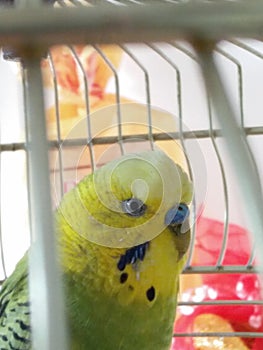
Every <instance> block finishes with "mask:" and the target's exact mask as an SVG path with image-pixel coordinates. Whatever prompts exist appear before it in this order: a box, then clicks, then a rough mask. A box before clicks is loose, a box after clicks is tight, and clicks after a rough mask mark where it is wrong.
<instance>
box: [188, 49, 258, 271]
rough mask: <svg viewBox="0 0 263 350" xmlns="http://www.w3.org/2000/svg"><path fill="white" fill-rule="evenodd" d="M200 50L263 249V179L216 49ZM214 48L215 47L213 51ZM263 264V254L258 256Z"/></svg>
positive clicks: (251, 224) (253, 229) (252, 224)
mask: <svg viewBox="0 0 263 350" xmlns="http://www.w3.org/2000/svg"><path fill="white" fill-rule="evenodd" d="M198 44H199V45H197V46H196V47H195V48H196V52H197V54H198V56H199V59H200V63H201V68H202V72H203V77H204V81H205V84H206V88H207V91H209V93H210V96H211V99H212V102H213V104H214V108H215V111H216V114H217V118H218V121H219V123H220V124H221V126H222V133H223V136H224V137H225V141H226V144H227V146H228V150H229V153H230V154H231V155H232V157H231V158H232V162H233V166H234V170H235V172H236V178H237V181H238V183H239V186H240V189H241V195H242V196H243V200H244V202H245V203H247V204H248V205H247V219H248V225H249V229H250V231H251V233H252V234H253V235H254V237H255V240H256V246H257V247H260V248H261V249H262V248H263V216H262V206H263V199H262V198H263V197H262V189H261V184H260V179H259V176H258V172H257V169H256V167H255V162H254V161H253V159H251V151H250V149H249V145H248V143H247V141H246V138H245V135H244V131H243V129H242V128H240V127H239V125H238V124H237V122H236V120H235V116H234V112H233V111H232V109H231V105H230V102H229V101H228V97H227V96H226V94H225V91H224V87H223V84H222V82H221V78H220V75H219V73H218V71H217V67H216V65H215V63H214V59H213V53H212V48H211V47H210V48H208V47H207V46H205V45H203V43H201V45H200V43H198ZM210 49H211V50H210ZM258 257H259V261H260V263H261V265H263V257H262V254H259V255H258Z"/></svg>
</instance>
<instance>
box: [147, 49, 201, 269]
mask: <svg viewBox="0 0 263 350" xmlns="http://www.w3.org/2000/svg"><path fill="white" fill-rule="evenodd" d="M148 46H149V47H151V48H152V49H153V50H154V51H155V52H156V53H157V54H158V55H159V56H161V57H162V58H163V59H164V60H165V61H166V62H167V63H168V64H169V65H170V66H171V67H172V68H173V69H174V71H175V74H176V81H177V96H176V98H177V103H178V117H179V139H180V143H181V146H182V149H183V153H184V155H185V160H186V165H187V170H188V172H189V177H190V179H191V181H192V182H193V185H194V177H193V171H192V168H191V164H190V161H189V158H188V156H187V150H186V145H185V139H184V135H183V108H182V79H181V73H180V70H179V68H178V67H177V65H176V64H175V63H174V62H173V61H172V60H171V59H170V58H169V57H168V56H167V55H166V54H164V53H163V52H162V51H161V50H160V49H158V48H157V47H156V46H155V45H152V44H148ZM192 208H193V210H192V215H193V217H192V222H193V225H192V235H191V242H190V246H189V249H188V258H187V262H186V264H185V268H188V267H189V266H190V265H191V262H192V258H193V252H194V243H195V237H196V219H197V215H196V199H195V194H194V195H193V199H192Z"/></svg>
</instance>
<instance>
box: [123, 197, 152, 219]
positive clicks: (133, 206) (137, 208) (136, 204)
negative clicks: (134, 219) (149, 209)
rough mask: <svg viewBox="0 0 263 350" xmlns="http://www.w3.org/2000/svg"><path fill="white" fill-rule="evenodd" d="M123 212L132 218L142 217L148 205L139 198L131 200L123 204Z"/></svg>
mask: <svg viewBox="0 0 263 350" xmlns="http://www.w3.org/2000/svg"><path fill="white" fill-rule="evenodd" d="M122 210H123V211H124V213H126V214H128V215H130V216H142V215H143V214H144V213H145V210H146V205H145V204H144V203H143V202H142V201H141V200H140V199H138V198H130V199H126V200H125V201H123V202H122Z"/></svg>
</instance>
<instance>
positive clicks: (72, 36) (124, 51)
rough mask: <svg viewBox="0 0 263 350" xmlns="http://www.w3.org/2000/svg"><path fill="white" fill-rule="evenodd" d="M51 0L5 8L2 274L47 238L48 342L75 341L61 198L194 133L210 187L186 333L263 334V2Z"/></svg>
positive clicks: (38, 338) (184, 345)
mask: <svg viewBox="0 0 263 350" xmlns="http://www.w3.org/2000/svg"><path fill="white" fill-rule="evenodd" d="M47 2H48V3H49V4H47V3H45V2H42V1H40V0H38V1H37V0H32V1H30V0H27V1H26V0H24V1H22V0H20V1H15V2H12V1H1V3H3V4H2V7H1V9H0V40H1V46H2V47H3V49H2V53H3V55H2V60H1V65H0V69H1V84H0V87H1V99H0V101H1V102H0V103H1V111H2V112H1V163H0V164H1V168H0V170H1V178H0V181H1V187H0V188H1V225H0V226H1V235H0V247H1V269H0V273H1V279H2V281H4V280H5V278H6V277H7V276H8V275H9V274H10V273H11V272H12V270H13V268H14V266H15V264H16V262H17V261H18V260H19V258H20V257H21V256H22V255H23V254H24V252H25V250H26V249H27V248H28V246H29V242H30V240H31V242H32V247H31V255H30V292H31V295H32V296H33V297H32V300H31V304H32V326H33V337H34V344H35V348H36V349H38V350H40V349H43V350H46V349H50V350H52V349H56V350H57V349H66V348H67V344H66V340H65V339H66V337H65V327H64V318H63V312H62V310H63V302H62V298H61V295H62V294H61V293H62V291H61V285H60V283H59V278H58V271H57V269H56V268H55V267H56V263H55V261H56V258H55V249H54V241H53V233H52V208H53V207H55V206H56V205H57V203H58V202H59V200H60V198H61V197H62V195H63V194H64V193H65V192H66V191H67V190H68V189H69V188H70V187H72V186H73V185H74V184H75V183H76V182H77V181H78V180H79V179H80V178H81V177H82V176H83V175H85V174H87V173H89V172H91V171H93V170H94V169H95V168H96V167H98V166H100V165H101V164H103V163H105V162H107V161H109V160H110V159H111V158H112V157H118V156H120V155H121V154H123V153H126V152H129V151H133V150H138V151H139V150H141V149H147V148H149V149H151V148H152V147H153V145H158V147H160V148H162V149H164V150H165V151H166V152H167V153H168V154H169V155H170V156H171V157H172V158H173V157H175V158H176V157H177V153H178V145H180V150H181V151H180V152H182V153H183V155H184V159H183V160H182V159H181V156H180V157H179V158H176V160H177V161H182V163H183V164H184V166H185V168H186V169H187V171H188V173H189V175H190V177H191V178H192V181H193V184H194V187H195V198H194V199H193V203H192V221H193V226H192V240H191V245H190V248H189V253H188V259H187V263H186V266H185V268H184V271H183V274H182V280H181V294H180V297H179V307H178V316H177V320H176V322H175V333H174V341H173V345H172V347H173V348H176V349H180V350H183V349H212V346H214V347H213V348H214V349H229V348H230V347H227V346H228V345H227V343H226V342H224V339H236V341H237V343H231V344H232V345H231V346H232V348H235V349H260V348H261V346H262V343H261V342H260V341H261V339H262V338H263V329H262V303H263V301H262V295H261V288H260V283H261V277H260V276H261V271H262V257H261V249H262V247H263V236H262V232H263V219H262V190H261V184H262V176H261V172H262V164H263V158H262V151H261V149H262V141H263V138H262V134H263V119H262V116H261V104H262V98H261V82H262V77H263V46H262V42H261V40H262V12H263V6H262V4H261V2H260V1H250V2H246V1H219V0H218V1H216V0H214V1H212V0H211V1H201V0H200V1H183V0H182V1H179V0H178V1H176V0H158V1H157V0H156V1H153V0H152V1H150V0H149V1H142V0H68V1H64V0H57V1H56V3H55V5H54V3H53V1H47ZM131 125H132V127H131ZM46 135H47V136H46ZM76 159H77V162H76V161H75V160H76ZM76 169H77V172H76ZM224 284H225V286H224ZM0 313H1V310H0ZM204 315H205V316H204ZM202 316H204V317H207V318H204V320H203V321H202V318H200V317H202ZM209 317H212V321H211V318H209ZM217 317H219V318H220V320H221V321H218V318H217ZM196 318H198V320H199V323H198V322H196ZM239 318H240V319H242V320H241V321H240V323H239ZM200 320H201V321H200ZM200 322H201V323H200ZM209 322H210V323H211V322H212V326H211V324H210V323H209ZM213 322H214V324H213ZM217 322H219V323H217ZM220 322H221V323H220ZM222 322H223V326H222ZM36 324H38V327H36V326H34V325H36ZM226 324H227V326H226ZM39 325H41V327H39ZM43 335H44V337H43ZM241 339H243V341H241ZM189 341H191V343H190V342H189ZM233 344H234V345H233ZM216 346H217V347H216ZM229 346H230V345H229ZM233 346H234V347H233ZM149 348H151V347H150V344H149Z"/></svg>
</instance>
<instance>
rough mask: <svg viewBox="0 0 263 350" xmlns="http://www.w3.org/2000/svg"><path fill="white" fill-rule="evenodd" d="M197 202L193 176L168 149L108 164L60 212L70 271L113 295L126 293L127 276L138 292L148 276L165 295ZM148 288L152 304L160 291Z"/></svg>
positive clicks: (187, 237)
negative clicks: (193, 203)
mask: <svg viewBox="0 0 263 350" xmlns="http://www.w3.org/2000/svg"><path fill="white" fill-rule="evenodd" d="M191 199H192V184H191V182H190V181H189V179H188V176H187V174H186V173H185V172H184V171H183V170H182V168H181V167H180V166H179V165H177V164H175V163H174V162H173V161H172V160H171V159H170V158H169V157H168V156H167V155H166V154H165V153H163V152H162V151H147V152H142V153H134V154H128V155H125V156H123V157H121V158H119V159H117V160H114V161H112V162H110V163H108V164H106V165H104V166H102V167H101V168H99V169H98V170H96V171H95V172H94V173H93V174H91V175H89V176H87V177H85V178H84V179H83V180H82V181H81V182H80V183H79V184H78V185H77V186H76V187H75V188H74V189H73V190H72V191H70V192H68V193H67V194H66V195H65V196H64V199H63V200H62V202H61V204H60V206H59V208H58V210H57V228H58V231H59V235H60V237H61V238H60V240H61V246H62V250H63V252H64V256H65V258H64V268H66V269H68V270H70V269H71V270H72V271H73V272H77V273H81V271H83V270H86V271H87V270H89V273H88V277H87V278H90V279H92V283H93V285H96V284H97V288H99V289H101V288H105V289H108V291H109V293H113V290H114V288H115V287H116V285H118V286H119V287H118V288H117V290H116V293H118V294H119V295H120V294H121V293H120V289H119V288H120V287H121V286H120V285H124V284H125V283H126V280H127V278H128V276H129V280H130V285H133V290H134V289H136V288H135V287H134V285H136V284H137V283H142V280H143V275H144V274H145V279H146V281H148V282H147V283H148V284H149V274H151V275H152V276H153V277H152V278H153V280H156V281H155V282H156V283H155V282H154V281H152V282H151V285H153V284H157V285H160V288H159V289H162V287H161V284H162V283H163V284H164V286H163V287H165V286H166V285H167V283H168V284H170V280H169V279H168V282H167V281H166V282H162V279H165V278H166V277H167V276H170V272H171V276H172V275H174V274H175V271H177V268H178V269H181V267H182V266H181V265H182V264H183V262H180V261H181V258H182V257H183V256H184V254H185V252H186V251H187V248H188V245H189V241H190V228H189V222H188V221H189V220H188V219H189V218H188V217H189V204H190V202H191ZM179 266H180V267H179ZM164 271H165V273H164ZM169 271H170V272H169ZM146 273H147V274H148V275H146ZM162 274H163V276H161V275H162ZM167 274H168V275H167ZM91 275H92V276H93V277H91ZM131 275H132V276H133V277H131ZM132 278H133V282H131V279H132ZM160 279H161V280H160ZM117 280H118V283H116V281H117ZM131 283H132V284H131ZM147 283H146V284H147ZM166 287H167V286H166ZM145 288H146V289H147V290H149V292H148V294H149V297H148V301H149V300H150V299H152V298H153V294H154V292H153V289H151V287H149V288H148V287H146V285H145ZM168 289H169V288H168ZM154 290H155V289H154ZM124 294H125V293H124ZM135 294H136V293H133V297H135ZM144 294H145V293H144ZM133 297H132V298H133ZM125 298H126V301H127V300H128V299H129V298H128V299H127V295H126V296H125ZM135 298H136V297H135Z"/></svg>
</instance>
